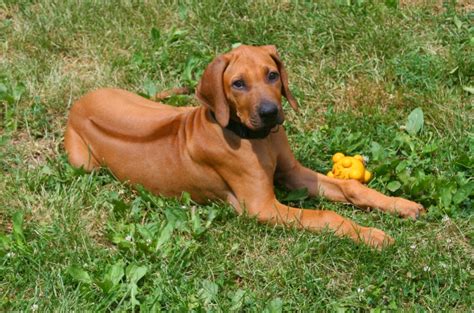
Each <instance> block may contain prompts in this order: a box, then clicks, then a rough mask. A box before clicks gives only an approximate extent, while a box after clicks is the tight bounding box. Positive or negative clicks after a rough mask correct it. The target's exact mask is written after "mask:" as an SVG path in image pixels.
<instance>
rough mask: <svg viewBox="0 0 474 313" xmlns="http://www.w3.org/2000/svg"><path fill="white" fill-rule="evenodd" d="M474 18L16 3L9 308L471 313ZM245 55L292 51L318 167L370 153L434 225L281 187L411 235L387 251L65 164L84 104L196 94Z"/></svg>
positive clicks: (4, 63)
mask: <svg viewBox="0 0 474 313" xmlns="http://www.w3.org/2000/svg"><path fill="white" fill-rule="evenodd" d="M472 19H473V12H472V5H471V4H470V3H469V1H458V2H457V3H456V1H401V3H398V1H396V0H385V1H364V0H352V1H349V0H347V1H342V0H339V1H319V2H318V4H313V3H311V2H308V3H299V2H293V1H283V2H280V1H265V2H263V1H248V2H247V1H225V2H217V1H216V2H214V1H186V2H180V4H177V3H174V4H169V3H160V4H156V3H154V2H146V3H145V4H140V3H139V2H125V1H124V2H123V3H122V4H117V2H107V3H106V2H104V1H95V2H86V1H79V2H77V1H75V2H70V1H63V2H62V1H54V2H53V1H41V2H38V3H31V2H29V1H8V0H7V1H0V44H1V46H0V49H1V52H0V101H1V106H0V113H1V115H0V117H1V120H0V123H1V124H0V148H1V149H0V170H1V175H0V310H1V311H36V310H38V311H69V310H70V309H71V308H74V309H75V310H77V311H84V310H87V311H97V310H118V311H130V310H139V309H140V310H143V311H159V310H163V311H169V310H173V311H188V310H194V311H203V310H206V311H207V310H210V311H257V312H261V311H263V310H266V311H267V312H279V311H281V310H283V311H305V312H311V311H335V310H342V311H344V310H350V311H353V310H364V311H366V310H373V311H374V312H378V311H393V310H416V311H418V310H428V311H435V312H436V311H461V312H462V311H468V310H470V309H472V305H473V304H472V299H474V296H473V291H474V290H473V288H472V281H473V274H474V268H473V257H474V253H473V252H474V250H473V246H472V245H473V235H474V227H473V223H472V218H473V211H472V203H473V189H474V182H473V165H474V162H473V156H474V136H473V126H472V125H473V123H472V121H473V116H472V113H473V93H474V79H473V77H474V59H473V57H472V56H473V55H474V53H473V49H474V32H473V27H472ZM239 43H245V44H255V45H262V44H275V45H276V46H277V47H278V50H279V52H280V55H281V56H282V58H283V60H284V62H285V64H286V67H287V70H288V72H289V76H290V88H291V89H292V90H293V92H294V95H295V96H296V98H297V99H298V100H299V102H300V107H301V112H300V113H299V114H297V113H294V112H292V111H291V110H289V108H288V106H287V105H286V109H287V110H286V111H287V120H286V122H285V127H286V129H287V132H288V134H289V137H290V142H291V145H292V147H293V149H294V151H295V154H296V155H297V157H298V158H299V159H300V160H301V161H302V163H304V164H305V165H306V166H309V167H311V168H313V169H315V170H318V171H322V172H327V171H328V170H329V169H330V164H331V156H332V154H334V153H335V152H339V151H340V152H344V153H346V154H351V155H353V154H363V155H364V156H366V157H368V158H369V161H368V168H369V170H371V171H372V172H373V173H374V176H375V178H374V179H373V180H372V181H371V182H370V184H369V185H370V186H371V187H373V188H376V189H378V190H380V191H382V192H384V193H387V194H390V195H396V196H403V197H406V198H410V199H412V200H415V201H418V202H421V203H422V204H423V205H424V206H425V207H426V208H427V209H428V214H427V215H425V216H423V217H422V218H421V219H419V220H418V221H411V220H402V219H399V218H397V217H395V216H390V215H384V214H381V213H379V212H369V213H368V212H363V211H361V210H359V209H356V208H354V207H352V206H349V205H343V204H334V203H330V202H327V201H325V200H322V199H308V198H307V197H306V192H305V191H304V190H301V191H298V192H292V193H289V192H287V191H285V190H281V189H278V190H277V194H278V197H279V199H280V200H281V201H283V202H285V203H292V204H294V205H299V206H304V207H308V208H326V209H331V210H335V211H337V212H339V213H340V214H342V215H344V216H347V217H350V218H352V219H354V220H355V221H357V222H358V223H360V224H362V225H366V226H372V227H377V228H381V229H383V230H385V231H386V232H387V233H389V234H390V235H391V236H393V237H394V238H395V240H396V243H395V244H394V245H393V246H391V247H388V248H386V249H384V250H383V251H375V250H372V249H370V248H368V247H366V246H363V245H356V244H354V243H352V242H351V241H349V240H347V239H339V238H337V237H335V236H334V235H332V234H331V233H329V232H325V233H322V234H313V233H309V232H303V231H297V230H295V229H282V228H274V227H269V226H265V225H261V224H258V223H257V222H256V221H255V220H254V219H251V218H249V217H246V216H238V215H237V214H236V213H235V212H234V211H233V210H232V209H231V208H230V207H229V206H228V205H226V204H223V203H210V204H208V205H196V204H194V203H193V202H192V201H190V200H189V196H188V195H186V194H183V197H181V198H180V199H166V198H161V197H156V196H153V195H151V194H150V193H148V192H147V191H145V190H142V189H140V188H137V189H132V188H130V187H129V186H127V185H124V184H121V183H120V182H117V181H116V180H115V179H114V178H113V176H112V175H111V174H110V173H109V172H107V170H105V169H104V170H101V171H99V172H96V173H92V174H88V173H84V172H82V171H80V170H77V169H73V168H72V167H70V166H69V165H68V163H67V159H66V156H65V152H64V148H63V145H62V140H63V133H64V128H65V123H66V119H67V114H68V109H69V107H70V106H71V104H72V103H73V102H74V101H75V100H76V99H78V98H79V97H80V96H81V95H83V94H84V93H86V92H87V91H90V90H92V89H95V88H99V87H105V86H115V87H120V88H124V89H127V90H131V91H134V92H137V93H140V94H142V95H144V96H150V95H153V94H154V93H155V92H156V91H157V90H163V89H166V88H170V87H176V86H189V87H191V88H193V87H195V85H196V82H197V80H198V79H199V77H200V75H201V73H202V71H203V70H204V67H205V66H206V64H207V63H208V62H209V61H210V60H211V59H212V58H213V57H214V56H216V55H218V54H219V53H223V52H226V51H228V50H229V49H231V47H232V46H233V45H236V44H239ZM167 103H168V104H171V105H183V104H187V103H194V104H195V105H196V102H195V100H194V99H193V98H192V97H190V96H178V97H173V98H171V99H169V100H168V101H167Z"/></svg>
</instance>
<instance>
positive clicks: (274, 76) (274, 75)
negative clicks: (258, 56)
mask: <svg viewBox="0 0 474 313" xmlns="http://www.w3.org/2000/svg"><path fill="white" fill-rule="evenodd" d="M278 77H280V75H279V74H278V73H277V72H270V73H268V80H269V81H271V82H272V81H275V80H277V79H278Z"/></svg>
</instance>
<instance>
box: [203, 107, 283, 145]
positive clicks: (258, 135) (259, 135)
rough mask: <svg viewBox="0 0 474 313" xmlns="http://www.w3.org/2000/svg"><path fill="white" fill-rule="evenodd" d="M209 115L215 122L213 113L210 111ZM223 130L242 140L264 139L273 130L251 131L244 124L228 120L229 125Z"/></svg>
mask: <svg viewBox="0 0 474 313" xmlns="http://www.w3.org/2000/svg"><path fill="white" fill-rule="evenodd" d="M210 113H211V116H212V118H213V119H214V120H215V121H216V116H215V115H214V112H212V111H210ZM216 122H217V121H216ZM277 127H278V126H277ZM225 128H226V129H228V130H230V131H231V132H233V133H234V134H236V135H237V136H239V137H240V138H242V139H263V138H266V137H267V136H268V135H269V134H270V132H271V131H272V129H273V128H264V129H260V130H253V129H250V128H248V127H247V126H245V124H243V123H241V122H238V121H235V120H233V119H229V124H227V126H226V127H225Z"/></svg>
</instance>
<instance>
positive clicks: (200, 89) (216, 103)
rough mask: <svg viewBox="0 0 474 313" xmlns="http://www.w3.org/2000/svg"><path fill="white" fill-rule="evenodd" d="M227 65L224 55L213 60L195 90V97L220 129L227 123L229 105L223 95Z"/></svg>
mask: <svg viewBox="0 0 474 313" xmlns="http://www.w3.org/2000/svg"><path fill="white" fill-rule="evenodd" d="M228 64H229V59H228V57H227V56H226V55H221V56H219V57H217V58H215V59H214V60H213V61H212V62H211V63H210V64H209V65H208V66H207V68H206V70H205V71H204V74H203V75H202V77H201V80H200V81H199V84H198V86H197V89H196V97H197V98H198V100H199V101H201V102H202V103H203V104H204V105H207V106H208V107H209V108H210V109H211V110H212V111H213V112H214V115H215V116H216V120H217V122H218V123H219V125H221V126H222V127H226V126H227V124H228V123H229V104H228V103H227V99H226V97H225V93H224V71H225V69H226V68H227V65H228Z"/></svg>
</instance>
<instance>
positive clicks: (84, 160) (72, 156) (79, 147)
mask: <svg viewBox="0 0 474 313" xmlns="http://www.w3.org/2000/svg"><path fill="white" fill-rule="evenodd" d="M64 147H65V148H66V151H67V155H68V159H69V163H71V165H72V166H74V167H78V168H80V167H82V168H84V170H86V171H88V172H90V171H92V170H93V169H95V168H99V167H100V164H99V162H98V161H97V160H96V159H95V158H94V156H93V155H92V152H91V150H90V148H89V146H88V145H87V144H86V143H85V142H84V140H83V139H82V138H81V137H80V136H79V135H78V133H77V132H76V131H75V130H74V128H73V127H72V126H71V125H70V124H68V126H67V129H66V134H65V135H64Z"/></svg>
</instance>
